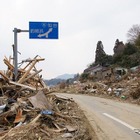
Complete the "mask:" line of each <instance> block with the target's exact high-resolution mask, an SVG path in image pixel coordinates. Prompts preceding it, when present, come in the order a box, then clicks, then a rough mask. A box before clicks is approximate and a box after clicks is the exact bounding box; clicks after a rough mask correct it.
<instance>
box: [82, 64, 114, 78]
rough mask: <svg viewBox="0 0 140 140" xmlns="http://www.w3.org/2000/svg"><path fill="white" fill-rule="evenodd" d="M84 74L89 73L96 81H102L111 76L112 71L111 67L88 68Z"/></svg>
mask: <svg viewBox="0 0 140 140" xmlns="http://www.w3.org/2000/svg"><path fill="white" fill-rule="evenodd" d="M84 73H88V74H90V75H92V76H94V77H95V78H96V79H98V80H101V79H104V78H106V77H108V76H110V75H111V73H112V71H111V68H109V67H103V66H100V65H97V66H94V67H91V68H87V69H85V70H84Z"/></svg>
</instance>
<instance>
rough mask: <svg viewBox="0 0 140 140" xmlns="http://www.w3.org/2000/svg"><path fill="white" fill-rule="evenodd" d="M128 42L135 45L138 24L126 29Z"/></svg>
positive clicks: (138, 32)
mask: <svg viewBox="0 0 140 140" xmlns="http://www.w3.org/2000/svg"><path fill="white" fill-rule="evenodd" d="M127 37H128V42H130V43H132V44H135V45H137V44H136V43H137V41H138V40H139V38H140V25H138V24H135V25H133V26H132V28H130V29H129V30H128V33H127Z"/></svg>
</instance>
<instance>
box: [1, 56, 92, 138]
mask: <svg viewBox="0 0 140 140" xmlns="http://www.w3.org/2000/svg"><path fill="white" fill-rule="evenodd" d="M11 60H12V59H11V57H10V58H9V59H8V58H7V57H5V58H4V63H5V64H6V66H7V70H6V71H0V126H1V129H0V140H15V139H20V140H26V139H29V140H33V139H34V140H36V139H37V140H38V139H40V140H46V139H48V140H49V139H50V140H51V139H57V137H61V138H62V136H63V135H64V134H67V133H69V134H71V138H72V139H73V140H74V139H77V137H76V136H77V135H78V136H79V135H81V132H80V131H79V130H81V131H83V128H84V127H83V122H82V120H81V118H80V117H81V111H79V113H80V115H79V116H80V117H79V116H78V113H77V112H78V107H77V106H76V103H74V101H73V100H72V99H69V98H64V97H57V96H55V95H53V94H49V93H51V92H50V91H49V89H48V87H47V85H46V84H45V83H44V81H43V79H42V77H41V76H40V75H39V73H40V72H41V71H42V69H40V70H37V69H36V66H35V65H36V63H37V62H40V61H43V60H44V59H42V58H40V57H38V56H36V57H34V58H33V59H27V60H24V61H22V63H21V65H20V67H19V68H18V75H17V78H16V79H17V80H16V81H15V76H14V66H13V64H11ZM26 63H27V64H26ZM23 64H25V66H24V67H23ZM68 106H72V107H68ZM70 108H73V109H74V108H76V109H75V110H73V111H72V110H71V109H70ZM77 122H79V123H80V124H81V125H80V124H78V125H76V124H77ZM84 129H86V130H87V128H86V127H85V128H84ZM77 130H78V131H77ZM84 133H86V131H85V132H84ZM82 135H83V134H82ZM65 137H66V136H65ZM67 137H68V136H67ZM67 137H66V138H65V139H67ZM88 137H89V136H88Z"/></svg>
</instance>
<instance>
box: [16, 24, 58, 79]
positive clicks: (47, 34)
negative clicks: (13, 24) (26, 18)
mask: <svg viewBox="0 0 140 140" xmlns="http://www.w3.org/2000/svg"><path fill="white" fill-rule="evenodd" d="M13 32H14V45H13V47H14V48H13V49H14V52H13V53H14V58H13V60H14V75H15V77H14V80H15V81H17V76H18V49H17V34H18V33H21V32H29V38H30V39H58V22H29V30H21V29H17V28H14V30H13Z"/></svg>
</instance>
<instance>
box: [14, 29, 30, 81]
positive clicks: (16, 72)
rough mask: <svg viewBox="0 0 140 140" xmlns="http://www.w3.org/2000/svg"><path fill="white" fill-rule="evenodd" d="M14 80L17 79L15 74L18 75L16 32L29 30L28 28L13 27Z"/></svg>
mask: <svg viewBox="0 0 140 140" xmlns="http://www.w3.org/2000/svg"><path fill="white" fill-rule="evenodd" d="M13 32H14V52H13V53H14V58H13V61H14V80H15V81H17V76H18V49H17V41H18V40H17V34H18V33H20V32H29V30H20V29H17V28H14V30H13Z"/></svg>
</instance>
